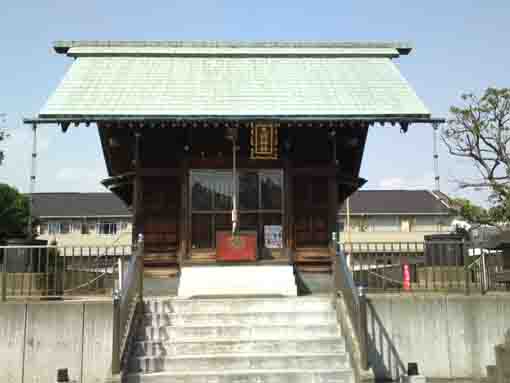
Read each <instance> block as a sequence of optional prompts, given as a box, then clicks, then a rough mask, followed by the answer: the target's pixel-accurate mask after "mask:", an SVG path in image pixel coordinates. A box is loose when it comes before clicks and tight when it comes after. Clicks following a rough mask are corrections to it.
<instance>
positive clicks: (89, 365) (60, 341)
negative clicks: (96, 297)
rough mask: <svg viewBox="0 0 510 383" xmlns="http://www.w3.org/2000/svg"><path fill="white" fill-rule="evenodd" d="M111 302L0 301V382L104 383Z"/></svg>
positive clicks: (109, 346)
mask: <svg viewBox="0 0 510 383" xmlns="http://www.w3.org/2000/svg"><path fill="white" fill-rule="evenodd" d="M112 321H113V305H112V302H111V301H95V302H83V301H76V302H70V301H65V302H30V303H3V304H0V382H2V383H25V382H26V383H28V382H30V383H35V382H41V383H46V382H54V381H56V376H57V369H58V368H68V369H69V376H70V378H71V380H73V379H74V380H75V381H76V382H80V383H92V382H94V383H95V382H104V379H105V378H106V377H107V376H108V374H109V371H110V366H111V355H112V324H113V322H112Z"/></svg>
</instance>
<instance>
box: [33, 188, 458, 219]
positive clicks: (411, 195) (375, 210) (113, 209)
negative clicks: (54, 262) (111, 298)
mask: <svg viewBox="0 0 510 383" xmlns="http://www.w3.org/2000/svg"><path fill="white" fill-rule="evenodd" d="M435 193H436V192H430V191H427V190H359V191H357V192H356V193H355V194H353V195H352V196H351V198H350V208H351V214H353V215H359V214H450V210H449V208H448V205H447V204H446V203H445V202H442V200H443V198H444V195H442V194H438V195H437V196H436V195H435ZM33 197H34V215H35V216H37V217H40V218H50V217H55V218H57V217H58V218H65V217H68V218H71V217H120V216H126V217H127V216H131V212H130V211H129V210H128V208H127V207H126V206H125V205H124V203H123V202H122V201H121V200H120V199H119V198H118V197H117V196H116V195H114V194H112V193H35V194H34V195H33ZM339 214H345V206H343V207H342V209H341V210H340V212H339Z"/></svg>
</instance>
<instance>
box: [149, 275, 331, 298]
mask: <svg viewBox="0 0 510 383" xmlns="http://www.w3.org/2000/svg"><path fill="white" fill-rule="evenodd" d="M261 278H263V276H261ZM178 286H179V277H178V276H151V275H146V276H145V279H144V295H145V296H163V295H170V296H172V295H177V287H178ZM298 289H299V294H300V295H309V294H326V293H329V292H330V291H331V275H329V274H324V273H303V274H301V278H300V280H299V281H298Z"/></svg>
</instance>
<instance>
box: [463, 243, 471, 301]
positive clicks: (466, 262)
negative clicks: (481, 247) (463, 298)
mask: <svg viewBox="0 0 510 383" xmlns="http://www.w3.org/2000/svg"><path fill="white" fill-rule="evenodd" d="M462 247H463V249H462V252H463V253H464V272H465V274H466V275H465V282H466V288H465V293H466V295H470V294H471V286H470V283H471V268H470V267H469V266H470V259H469V249H468V244H467V242H466V241H465V240H462Z"/></svg>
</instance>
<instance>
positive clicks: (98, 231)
mask: <svg viewBox="0 0 510 383" xmlns="http://www.w3.org/2000/svg"><path fill="white" fill-rule="evenodd" d="M33 206H34V215H35V216H36V217H38V221H39V224H38V226H37V232H38V234H39V236H38V238H39V239H46V240H48V241H49V242H53V241H56V242H57V244H58V245H59V246H85V247H87V246H90V247H96V246H129V245H130V244H131V213H130V211H129V210H128V209H127V207H126V206H125V204H124V203H123V202H122V201H121V200H120V199H119V198H118V197H117V196H115V195H114V194H112V193H35V194H34V195H33Z"/></svg>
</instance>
